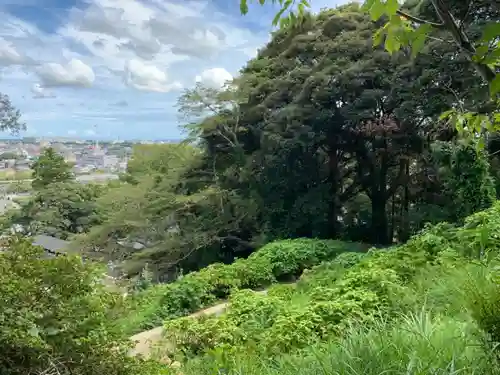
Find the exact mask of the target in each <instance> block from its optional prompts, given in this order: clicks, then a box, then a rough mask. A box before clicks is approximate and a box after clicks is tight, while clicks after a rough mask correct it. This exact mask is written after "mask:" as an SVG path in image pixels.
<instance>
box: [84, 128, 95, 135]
mask: <svg viewBox="0 0 500 375" xmlns="http://www.w3.org/2000/svg"><path fill="white" fill-rule="evenodd" d="M95 134H96V132H95V130H93V129H87V130H85V135H89V136H94V135H95Z"/></svg>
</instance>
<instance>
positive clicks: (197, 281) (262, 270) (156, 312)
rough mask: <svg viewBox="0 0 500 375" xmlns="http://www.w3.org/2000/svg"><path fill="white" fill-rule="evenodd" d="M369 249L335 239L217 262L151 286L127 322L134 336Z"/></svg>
mask: <svg viewBox="0 0 500 375" xmlns="http://www.w3.org/2000/svg"><path fill="white" fill-rule="evenodd" d="M366 250H367V246H366V245H363V244H359V243H352V242H343V241H336V240H318V239H296V240H282V241H276V242H273V243H270V244H268V245H266V246H264V247H262V248H261V249H259V250H258V251H256V252H255V253H254V254H252V255H251V256H250V257H248V258H247V259H239V260H237V261H235V262H234V263H232V264H229V265H226V264H219V263H218V264H212V265H210V266H208V267H206V268H204V269H202V270H200V271H197V272H193V273H190V274H188V275H186V276H185V277H183V278H181V279H179V280H177V281H175V282H173V283H171V284H163V285H157V286H154V287H152V288H151V289H150V290H148V291H146V292H144V293H143V294H142V295H141V296H139V297H138V299H137V300H136V302H135V304H136V309H135V311H133V312H132V313H131V317H127V319H126V320H127V322H125V323H124V324H125V326H126V330H128V331H129V333H136V332H139V331H142V330H145V329H150V328H153V327H156V326H158V325H161V324H162V323H163V321H164V320H167V319H173V318H177V317H181V316H185V315H188V314H190V313H193V312H196V311H198V310H200V309H203V308H204V307H207V306H210V305H212V304H214V303H216V302H217V301H218V300H221V299H224V298H227V297H228V296H229V294H230V293H231V292H232V291H234V290H239V289H259V288H265V287H267V286H269V285H271V284H273V283H276V282H277V281H279V280H284V279H293V278H296V277H298V276H300V275H301V274H302V272H303V271H304V270H305V269H307V268H310V267H312V266H315V265H317V264H320V263H321V262H323V261H326V260H331V259H333V258H335V257H336V256H337V255H338V254H340V253H343V252H364V251H366ZM152 296H153V297H152ZM141 300H142V302H141ZM141 312H142V313H141Z"/></svg>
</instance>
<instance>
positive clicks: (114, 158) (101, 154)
mask: <svg viewBox="0 0 500 375" xmlns="http://www.w3.org/2000/svg"><path fill="white" fill-rule="evenodd" d="M174 142H176V141H124V140H119V141H98V140H80V139H75V138H68V137H54V138H48V137H43V138H34V137H24V138H22V139H0V159H1V160H0V170H4V171H5V170H12V171H15V172H20V171H23V170H25V171H27V170H29V169H30V165H31V164H32V162H33V159H35V158H37V157H38V156H39V155H40V154H41V153H42V152H43V149H44V148H47V147H52V148H53V149H54V150H55V151H56V152H58V153H59V154H60V155H61V156H63V157H64V159H65V160H66V161H67V162H69V163H71V164H73V166H74V167H73V169H74V172H75V174H77V175H79V174H88V173H93V172H100V173H122V172H124V171H125V170H126V168H127V162H128V159H129V158H130V156H131V155H132V147H133V145H134V144H138V143H140V144H153V143H154V144H161V143H174Z"/></svg>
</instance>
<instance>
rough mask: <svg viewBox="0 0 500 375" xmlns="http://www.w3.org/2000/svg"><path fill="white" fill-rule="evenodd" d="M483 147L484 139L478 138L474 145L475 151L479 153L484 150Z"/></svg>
mask: <svg viewBox="0 0 500 375" xmlns="http://www.w3.org/2000/svg"><path fill="white" fill-rule="evenodd" d="M484 146H485V144H484V137H479V139H478V141H477V143H476V147H477V149H478V150H479V151H481V150H484Z"/></svg>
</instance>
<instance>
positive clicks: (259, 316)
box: [164, 264, 404, 357]
mask: <svg viewBox="0 0 500 375" xmlns="http://www.w3.org/2000/svg"><path fill="white" fill-rule="evenodd" d="M329 265H330V264H329ZM336 267H341V266H340V265H339V264H336ZM331 272H332V268H331V267H322V266H319V267H315V268H313V270H311V271H310V272H309V273H308V277H307V278H306V279H303V280H301V283H302V284H300V285H298V286H294V285H276V286H274V287H271V288H270V289H269V291H268V294H267V295H266V294H256V293H254V292H252V291H249V290H242V291H238V292H236V293H235V294H234V295H232V296H231V299H230V303H231V305H230V308H229V309H228V311H227V312H226V313H225V314H223V315H222V316H220V317H215V316H212V317H208V318H207V317H201V318H196V319H193V318H182V319H177V320H171V321H168V322H166V323H165V325H164V327H165V331H166V340H167V341H168V342H171V343H173V344H174V347H175V348H176V350H177V351H178V352H181V353H183V354H184V355H186V356H188V357H192V356H196V355H200V354H202V353H204V352H206V351H209V350H213V349H214V348H215V347H224V348H225V350H226V351H231V352H239V351H246V350H252V351H254V352H262V353H268V354H270V355H276V354H279V353H285V352H289V351H292V350H296V349H300V348H304V347H305V346H307V345H311V344H312V343H316V342H318V341H322V340H325V339H327V338H328V337H330V336H335V335H339V334H342V332H343V331H344V330H345V329H346V327H348V326H349V325H351V324H355V323H359V322H361V321H366V320H371V319H373V318H374V317H376V316H382V315H383V316H386V317H389V316H393V315H394V313H395V312H396V311H398V309H397V308H398V307H399V305H398V302H399V301H400V300H401V296H402V294H403V293H404V287H402V286H401V285H400V284H401V280H400V278H399V277H398V275H397V274H396V272H395V271H392V270H390V269H378V268H375V267H373V268H358V267H353V268H351V269H348V270H347V271H345V272H343V273H336V274H335V276H336V278H330V279H329V283H328V282H327V280H328V279H327V277H325V275H330V274H331ZM316 274H318V275H316ZM307 283H308V284H307ZM306 284H307V285H306ZM249 348H250V349H249Z"/></svg>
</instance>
